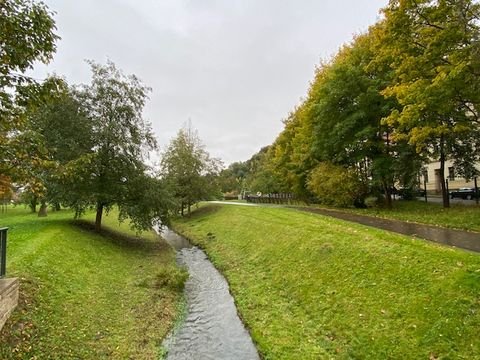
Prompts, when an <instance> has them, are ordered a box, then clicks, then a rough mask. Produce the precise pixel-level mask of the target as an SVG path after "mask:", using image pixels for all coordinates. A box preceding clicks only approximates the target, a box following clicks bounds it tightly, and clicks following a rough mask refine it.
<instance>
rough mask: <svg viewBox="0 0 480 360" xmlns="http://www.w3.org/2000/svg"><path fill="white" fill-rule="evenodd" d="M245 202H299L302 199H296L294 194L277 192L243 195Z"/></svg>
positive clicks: (291, 203) (290, 203)
mask: <svg viewBox="0 0 480 360" xmlns="http://www.w3.org/2000/svg"><path fill="white" fill-rule="evenodd" d="M245 199H246V200H247V202H249V203H254V204H289V205H293V204H301V203H303V201H301V200H300V199H298V198H297V197H296V196H295V195H294V194H290V193H279V194H265V195H247V196H246V197H245Z"/></svg>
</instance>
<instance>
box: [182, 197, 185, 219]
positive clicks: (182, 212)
mask: <svg viewBox="0 0 480 360" xmlns="http://www.w3.org/2000/svg"><path fill="white" fill-rule="evenodd" d="M184 207H185V205H184V204H183V201H182V210H181V214H182V217H183V209H184Z"/></svg>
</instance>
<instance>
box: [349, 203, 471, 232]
mask: <svg viewBox="0 0 480 360" xmlns="http://www.w3.org/2000/svg"><path fill="white" fill-rule="evenodd" d="M349 211H353V212H355V213H357V214H363V215H370V216H378V217H383V218H387V219H397V220H403V221H410V222H417V223H422V224H430V225H437V226H443V227H448V228H453V229H463V230H471V231H479V232H480V207H479V206H476V205H461V204H452V205H451V207H450V208H448V209H444V208H443V207H442V205H441V204H433V203H425V202H423V201H394V203H393V208H392V209H382V208H376V209H355V210H353V209H350V210H349Z"/></svg>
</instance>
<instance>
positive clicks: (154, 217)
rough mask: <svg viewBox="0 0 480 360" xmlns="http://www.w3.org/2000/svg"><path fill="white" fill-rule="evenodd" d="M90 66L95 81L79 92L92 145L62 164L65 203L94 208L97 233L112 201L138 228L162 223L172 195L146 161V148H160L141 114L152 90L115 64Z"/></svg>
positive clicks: (81, 209) (142, 228)
mask: <svg viewBox="0 0 480 360" xmlns="http://www.w3.org/2000/svg"><path fill="white" fill-rule="evenodd" d="M90 64H91V67H92V73H93V74H92V82H91V84H89V85H85V86H83V87H82V88H81V89H80V90H79V93H78V96H79V101H80V102H81V104H82V107H83V109H84V114H85V121H87V122H88V126H91V130H90V131H87V133H86V135H85V136H88V141H91V144H92V146H91V148H90V150H89V151H88V152H87V153H85V154H84V155H82V156H80V157H78V158H76V159H74V160H71V161H69V162H68V164H66V166H65V167H64V169H65V170H64V176H63V183H64V186H66V187H67V188H68V189H69V192H68V193H69V195H68V198H67V199H66V200H67V203H68V204H69V205H71V206H73V207H74V208H75V209H76V210H77V213H78V214H81V213H82V212H83V211H84V210H85V209H86V208H87V207H90V206H94V207H95V208H96V211H97V215H96V222H95V227H96V230H97V231H99V230H100V229H101V222H102V215H103V211H104V210H107V211H108V210H109V209H110V208H111V207H112V206H114V205H116V206H117V207H118V208H119V211H120V219H124V218H126V217H129V218H130V220H131V222H132V224H133V226H134V227H136V228H137V229H138V230H146V229H149V228H151V226H152V225H153V223H154V222H155V221H160V222H163V223H164V222H166V221H167V220H168V219H167V216H168V211H169V207H168V205H169V204H170V201H169V199H167V198H166V197H167V196H168V194H167V193H166V192H165V191H164V186H163V183H161V182H160V181H157V180H156V179H153V178H152V176H150V175H149V174H148V173H149V172H148V168H147V166H146V165H145V160H146V157H147V156H148V151H150V150H153V149H155V148H156V141H155V138H154V137H153V134H152V132H151V129H150V124H149V123H148V122H146V121H145V120H144V119H143V117H142V110H143V107H144V105H145V101H146V99H147V94H148V92H149V88H147V87H146V86H145V85H143V84H142V82H141V81H140V80H139V79H138V78H137V77H136V76H134V75H129V76H127V75H124V74H123V73H122V71H120V70H119V69H117V68H116V66H115V65H114V64H113V63H112V62H108V63H107V64H106V65H99V64H96V63H93V62H91V63H90ZM147 194H148V195H147Z"/></svg>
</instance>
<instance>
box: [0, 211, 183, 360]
mask: <svg viewBox="0 0 480 360" xmlns="http://www.w3.org/2000/svg"><path fill="white" fill-rule="evenodd" d="M113 215H114V214H112V215H111V216H108V217H106V218H105V219H104V224H105V225H106V226H108V227H109V228H110V229H115V231H116V232H117V233H113V232H110V233H106V234H104V235H98V234H95V233H93V232H92V231H91V230H90V229H89V226H85V223H83V225H79V224H77V223H73V222H72V218H73V213H72V212H70V211H66V210H63V211H60V212H50V213H49V216H48V217H47V218H38V217H37V216H36V214H30V213H28V211H27V210H24V209H22V208H14V209H9V210H8V212H7V213H6V214H0V225H1V226H8V227H9V228H10V229H9V233H8V258H7V259H8V261H7V275H8V277H19V278H20V293H21V294H20V301H19V307H18V308H17V310H16V311H15V312H14V313H13V314H12V316H11V318H10V319H9V320H8V321H7V324H6V325H5V327H4V328H3V330H2V331H1V333H0V339H1V341H0V358H1V359H156V358H158V356H159V354H160V353H161V351H162V350H161V341H162V339H163V337H164V336H165V335H166V333H167V332H168V331H169V329H170V328H171V326H172V324H173V322H174V320H175V317H176V315H177V313H178V311H179V305H178V304H179V303H181V298H182V288H183V282H184V280H185V278H186V274H185V273H184V272H183V271H180V270H178V269H177V267H176V265H175V256H174V253H173V251H172V250H171V249H170V248H169V247H168V246H167V245H166V244H165V243H164V242H162V241H161V240H159V239H158V238H157V236H156V235H155V234H154V233H153V232H152V233H148V234H145V235H144V236H143V237H141V238H140V237H135V236H134V233H133V232H131V231H130V230H129V227H128V225H127V224H122V226H120V227H119V226H118V222H117V221H116V220H115V217H114V216H113ZM86 218H87V219H93V214H87V216H86Z"/></svg>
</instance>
